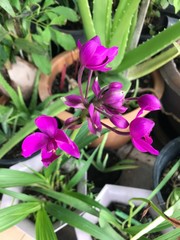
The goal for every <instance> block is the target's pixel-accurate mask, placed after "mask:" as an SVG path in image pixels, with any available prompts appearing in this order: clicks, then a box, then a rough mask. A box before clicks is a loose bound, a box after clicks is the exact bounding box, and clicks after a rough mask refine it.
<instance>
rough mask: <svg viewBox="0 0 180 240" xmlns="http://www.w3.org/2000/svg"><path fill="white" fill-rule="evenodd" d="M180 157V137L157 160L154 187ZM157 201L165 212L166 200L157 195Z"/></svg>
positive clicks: (171, 142)
mask: <svg viewBox="0 0 180 240" xmlns="http://www.w3.org/2000/svg"><path fill="white" fill-rule="evenodd" d="M178 157H180V137H178V138H175V139H173V140H172V141H170V142H169V143H168V144H167V145H165V146H164V147H163V149H162V150H161V151H160V154H159V156H158V157H157V159H156V162H155V164H154V170H153V185H154V188H156V187H157V186H158V184H159V183H160V179H161V176H162V173H163V172H164V170H165V169H166V167H167V166H168V165H169V164H170V163H171V162H173V161H174V160H175V159H177V158H178ZM157 199H158V203H159V205H160V207H161V208H162V210H165V199H164V198H163V196H162V193H161V192H159V193H158V194H157Z"/></svg>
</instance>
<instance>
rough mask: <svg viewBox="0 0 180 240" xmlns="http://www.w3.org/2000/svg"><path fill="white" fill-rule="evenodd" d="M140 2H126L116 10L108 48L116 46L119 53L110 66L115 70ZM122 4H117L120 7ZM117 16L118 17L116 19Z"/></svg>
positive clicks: (125, 45)
mask: <svg viewBox="0 0 180 240" xmlns="http://www.w3.org/2000/svg"><path fill="white" fill-rule="evenodd" d="M139 3H140V0H134V1H131V0H126V1H124V2H123V6H122V7H121V8H117V11H116V14H115V17H114V18H115V20H114V23H113V25H114V26H113V30H112V37H111V39H110V43H109V46H108V47H112V46H117V47H119V52H118V55H117V56H116V58H115V59H114V61H113V62H112V63H111V64H110V66H111V67H112V68H113V69H115V68H116V67H117V66H118V65H119V64H120V63H121V61H122V59H123V57H124V54H125V50H126V47H127V44H128V36H129V32H130V29H131V23H132V20H133V17H134V14H135V13H136V11H137V9H138V7H139ZM121 4H122V2H120V3H119V6H121ZM119 11H120V13H119ZM117 15H118V17H116V16H117Z"/></svg>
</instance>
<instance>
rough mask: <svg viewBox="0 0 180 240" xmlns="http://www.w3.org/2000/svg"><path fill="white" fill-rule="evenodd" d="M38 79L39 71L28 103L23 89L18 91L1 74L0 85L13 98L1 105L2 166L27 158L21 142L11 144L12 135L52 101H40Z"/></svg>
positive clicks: (0, 137) (0, 144) (0, 163)
mask: <svg viewBox="0 0 180 240" xmlns="http://www.w3.org/2000/svg"><path fill="white" fill-rule="evenodd" d="M38 81H39V73H37V76H36V80H35V83H34V86H33V93H32V96H31V99H30V100H29V103H28V102H27V101H25V100H24V99H23V97H22V93H21V90H20V89H19V90H18V93H17V92H16V91H15V90H14V89H13V88H12V87H11V86H10V85H9V84H8V82H6V80H5V79H4V78H3V76H2V75H1V74H0V85H1V86H3V88H5V89H6V91H7V92H8V95H9V98H10V99H11V102H10V101H9V102H7V103H6V105H0V110H1V117H0V126H1V127H0V146H1V154H2V155H1V160H0V166H1V167H9V166H11V165H14V164H16V163H18V162H20V161H25V160H26V159H25V158H23V157H22V155H21V144H20V143H19V144H18V142H17V144H16V143H15V144H14V143H13V144H14V145H13V146H14V147H13V146H11V144H9V141H11V138H12V136H13V135H15V134H16V133H17V132H18V131H19V130H21V129H22V127H23V126H24V125H26V123H27V122H29V121H30V120H31V119H34V117H36V116H38V115H39V114H40V112H42V111H43V110H44V109H45V108H46V107H47V106H48V105H49V102H50V101H51V99H49V100H47V101H46V102H44V103H38V89H37V85H38ZM6 146H7V149H6ZM3 149H4V150H3ZM4 151H5V152H4ZM3 152H4V153H3ZM2 157H3V158H2Z"/></svg>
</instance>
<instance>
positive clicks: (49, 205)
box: [0, 36, 161, 240]
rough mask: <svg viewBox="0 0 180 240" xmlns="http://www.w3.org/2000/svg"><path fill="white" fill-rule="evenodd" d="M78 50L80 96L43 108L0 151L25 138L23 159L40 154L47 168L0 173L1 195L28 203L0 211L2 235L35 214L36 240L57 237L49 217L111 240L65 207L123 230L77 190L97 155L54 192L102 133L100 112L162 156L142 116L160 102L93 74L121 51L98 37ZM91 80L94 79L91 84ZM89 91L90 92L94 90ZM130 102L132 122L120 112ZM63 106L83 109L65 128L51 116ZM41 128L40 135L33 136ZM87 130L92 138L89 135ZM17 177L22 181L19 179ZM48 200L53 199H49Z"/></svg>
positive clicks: (118, 130) (144, 148)
mask: <svg viewBox="0 0 180 240" xmlns="http://www.w3.org/2000/svg"><path fill="white" fill-rule="evenodd" d="M89 46H90V48H89ZM79 49H80V63H81V64H80V68H79V71H78V91H79V95H78V94H74V92H73V94H71V95H69V96H66V97H65V99H63V100H64V102H62V99H57V100H56V101H55V102H53V104H50V105H49V106H48V107H47V108H45V109H43V111H42V115H40V116H38V117H37V118H36V119H35V124H34V121H33V120H31V121H30V122H29V123H27V124H26V125H25V126H24V127H23V128H22V129H20V130H19V132H18V133H16V134H15V136H13V137H12V138H11V139H10V141H9V145H10V146H9V145H7V144H6V148H5V147H2V149H1V155H3V154H4V153H5V150H6V151H8V150H9V149H8V147H10V148H11V147H12V145H13V144H16V143H17V142H18V141H20V140H22V139H23V138H24V137H25V139H24V140H23V143H22V155H23V156H24V157H29V156H31V155H32V154H34V153H35V152H37V151H39V150H40V151H41V160H42V162H43V164H44V166H45V167H46V168H45V170H44V172H45V173H44V174H40V173H37V172H33V173H32V174H28V173H25V172H20V171H15V170H12V169H0V172H1V173H0V178H1V179H0V184H2V185H0V186H1V187H2V189H1V192H2V193H4V194H8V195H11V196H13V197H16V198H18V199H20V200H21V201H24V203H19V204H17V205H15V206H11V207H8V208H4V209H2V210H1V212H0V215H1V220H2V221H1V223H2V225H1V227H0V230H1V231H3V230H5V229H6V228H8V227H10V226H12V225H13V224H16V223H17V222H19V221H21V220H22V219H24V218H26V217H27V216H28V215H29V214H30V213H36V216H37V218H36V239H37V240H39V239H41V236H43V238H44V239H45V237H44V236H51V238H54V239H56V237H55V235H54V233H53V227H52V223H51V220H50V219H49V216H48V214H50V215H51V216H54V217H55V218H56V219H58V220H62V221H63V222H64V223H68V224H70V225H71V226H73V227H77V228H80V229H81V230H83V231H86V232H88V233H89V234H91V235H92V236H94V237H95V238H99V239H103V240H106V239H107V240H108V239H109V238H110V237H111V229H110V231H109V230H108V232H104V229H102V228H101V227H98V226H95V225H94V224H92V223H90V222H89V221H86V220H85V219H84V218H83V217H81V216H78V214H75V213H74V212H73V211H70V210H69V209H68V208H66V207H67V206H71V207H73V208H76V209H78V210H80V211H85V212H88V213H92V214H93V215H94V216H100V215H101V212H104V213H105V215H106V216H105V220H106V222H108V223H111V224H112V225H113V226H116V227H117V228H120V226H119V224H118V222H117V221H116V219H115V218H114V216H113V215H112V214H111V213H110V212H109V211H108V210H107V209H106V208H104V207H103V206H102V205H100V204H99V203H98V202H96V201H93V200H92V199H91V197H86V196H84V195H81V194H79V193H76V192H75V191H73V188H74V186H75V184H76V183H78V182H79V181H80V179H81V177H82V175H81V174H82V173H83V175H84V173H85V172H86V171H87V169H88V167H89V166H90V164H91V161H92V159H93V157H90V158H89V159H88V160H87V161H83V162H85V166H84V167H82V168H81V169H80V170H79V171H78V172H77V174H76V175H75V177H72V178H71V179H69V180H67V182H66V184H62V188H61V190H62V192H58V190H57V189H58V188H55V189H54V186H56V184H55V183H57V184H59V183H60V181H61V174H60V172H59V169H60V168H59V167H60V166H63V165H64V164H65V163H66V162H67V161H68V160H69V158H70V156H72V157H73V158H75V159H76V158H80V156H82V155H81V153H80V149H82V148H84V147H85V146H87V145H89V144H90V142H91V141H93V140H94V138H95V137H97V136H99V135H100V134H101V132H104V130H102V126H104V123H102V122H101V114H102V115H105V116H106V117H107V118H109V119H110V120H111V122H112V123H113V124H114V126H115V128H111V127H109V126H106V127H107V128H109V129H111V130H112V131H114V132H115V133H116V134H124V132H122V131H121V129H125V128H127V127H128V126H129V132H126V133H125V134H128V135H130V136H131V138H132V143H133V145H134V146H135V147H136V148H137V149H138V150H140V151H142V152H150V153H151V154H154V155H158V153H159V152H158V151H157V150H156V149H155V148H154V147H153V146H152V138H151V137H150V134H151V131H152V128H153V126H154V122H153V121H152V120H150V119H146V118H144V117H142V116H141V115H142V114H143V112H144V111H146V110H147V111H154V110H158V109H160V107H161V105H160V102H159V100H158V98H157V97H155V96H154V95H151V94H145V95H142V96H140V97H138V98H133V99H132V98H127V99H126V98H125V95H124V92H123V91H122V84H121V83H120V82H117V81H116V82H115V81H114V82H110V83H109V84H107V85H105V86H104V85H103V86H102V85H100V83H99V82H98V78H96V79H95V80H94V79H91V77H92V72H93V71H94V70H99V71H102V72H104V71H108V70H109V68H108V66H107V64H108V63H110V62H111V61H113V59H114V58H115V56H116V55H117V52H118V48H117V47H116V46H114V47H111V48H106V47H104V46H103V45H102V44H101V42H100V39H99V37H98V36H96V37H94V38H92V39H91V40H89V41H88V42H87V43H86V44H84V45H81V44H80V43H79ZM92 49H93V51H92ZM100 53H101V54H100ZM90 56H91V57H90ZM97 56H98V57H97ZM85 68H86V69H88V70H89V75H88V81H87V82H85V83H84V84H82V75H83V73H84V70H85ZM92 80H94V81H93V82H92ZM91 84H92V87H91ZM91 88H92V90H91V91H90V89H91ZM76 91H77V90H76ZM132 100H133V101H134V100H135V101H136V102H137V103H138V105H139V106H140V110H139V112H138V113H137V115H136V116H135V118H134V119H133V121H131V122H130V123H129V122H128V121H127V120H126V119H124V117H123V116H122V113H123V112H125V111H126V110H127V108H128V107H127V106H126V105H125V103H129V102H131V101H132ZM65 104H66V105H67V106H71V107H73V108H75V109H76V108H77V109H79V110H77V111H76V112H75V114H74V116H73V118H70V119H67V120H66V121H65V124H64V126H63V128H59V127H58V124H57V121H56V120H55V118H53V117H52V116H55V115H56V114H57V113H58V112H61V111H63V110H64V109H65V108H66V107H65ZM49 115H50V116H49ZM37 128H39V130H40V131H37V132H34V133H33V131H34V130H35V129H37ZM89 132H91V133H92V134H91V135H89ZM28 134H30V135H28ZM27 135H28V136H27ZM12 143H13V144H12ZM7 149H8V150H7ZM93 154H95V153H93ZM82 157H83V156H82ZM81 161H82V160H81ZM75 162H78V160H75ZM15 175H16V176H18V177H17V178H16V177H15ZM8 176H11V177H12V181H10V177H8ZM14 179H16V181H15V180H14ZM17 185H18V186H29V185H31V187H32V188H33V190H35V191H36V192H38V193H41V194H43V197H42V198H40V197H39V198H37V197H35V196H32V194H25V193H24V194H21V193H17V192H13V191H10V190H7V189H5V188H7V187H13V186H17ZM44 196H46V197H44ZM48 197H50V200H49V198H48ZM52 199H54V200H55V202H56V201H58V203H59V204H57V203H54V202H53V200H52ZM101 210H102V211H101ZM11 213H12V214H11ZM47 213H48V214H47ZM16 214H18V216H17V215H16ZM2 216H3V219H2ZM7 217H8V221H7ZM9 219H11V221H10V220H9ZM42 221H43V222H44V221H46V223H47V226H48V227H47V228H44V227H43V229H42V227H41V226H42ZM5 223H7V224H5ZM115 239H116V238H115Z"/></svg>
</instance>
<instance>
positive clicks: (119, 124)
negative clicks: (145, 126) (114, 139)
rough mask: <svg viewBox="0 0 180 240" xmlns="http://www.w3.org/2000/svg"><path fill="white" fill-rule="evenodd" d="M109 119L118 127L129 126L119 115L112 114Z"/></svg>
mask: <svg viewBox="0 0 180 240" xmlns="http://www.w3.org/2000/svg"><path fill="white" fill-rule="evenodd" d="M110 121H111V122H112V123H113V124H114V125H115V126H116V127H118V128H122V129H124V128H127V127H128V126H129V122H128V121H127V120H126V119H125V118H123V116H121V115H112V116H111V117H110Z"/></svg>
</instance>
